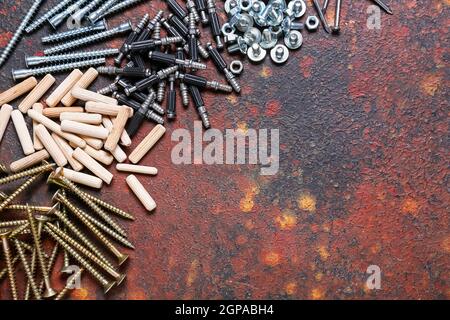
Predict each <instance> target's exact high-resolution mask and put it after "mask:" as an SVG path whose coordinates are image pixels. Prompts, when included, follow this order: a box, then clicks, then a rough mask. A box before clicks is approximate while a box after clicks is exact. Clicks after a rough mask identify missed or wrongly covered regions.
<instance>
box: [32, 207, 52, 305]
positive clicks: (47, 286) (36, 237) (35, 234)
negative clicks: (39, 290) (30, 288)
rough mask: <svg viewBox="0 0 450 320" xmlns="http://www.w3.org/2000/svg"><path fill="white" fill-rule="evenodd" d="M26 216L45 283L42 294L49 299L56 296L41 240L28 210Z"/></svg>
mask: <svg viewBox="0 0 450 320" xmlns="http://www.w3.org/2000/svg"><path fill="white" fill-rule="evenodd" d="M27 215H28V223H29V224H30V229H31V234H32V235H33V241H34V246H35V248H36V254H37V258H38V262H39V265H40V267H41V272H42V276H43V278H44V282H45V291H44V294H43V297H44V298H50V297H53V296H54V295H56V294H57V293H56V291H55V290H53V288H52V287H51V284H50V277H49V275H48V272H47V267H46V265H45V260H44V255H43V253H42V246H41V239H40V237H39V234H38V230H37V228H36V224H35V221H34V217H33V214H32V213H31V210H30V208H28V210H27Z"/></svg>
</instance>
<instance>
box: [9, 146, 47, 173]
mask: <svg viewBox="0 0 450 320" xmlns="http://www.w3.org/2000/svg"><path fill="white" fill-rule="evenodd" d="M48 158H50V154H49V153H48V152H47V150H45V149H44V150H40V151H38V152H35V153H32V154H30V155H29V156H26V157H24V158H22V159H19V160H16V161H14V162H13V163H11V164H10V166H9V169H10V170H11V172H18V171H21V170H24V169H28V168H29V167H31V166H34V165H35V164H37V163H40V162H41V161H42V160H47V159H48Z"/></svg>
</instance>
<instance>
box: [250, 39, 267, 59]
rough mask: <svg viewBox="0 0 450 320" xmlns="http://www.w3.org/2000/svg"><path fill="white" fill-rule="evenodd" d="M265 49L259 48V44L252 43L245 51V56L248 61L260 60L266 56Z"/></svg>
mask: <svg viewBox="0 0 450 320" xmlns="http://www.w3.org/2000/svg"><path fill="white" fill-rule="evenodd" d="M266 53H267V51H266V50H264V49H261V47H260V46H259V44H257V43H253V44H252V46H251V47H250V48H249V49H248V51H247V56H248V58H249V59H250V61H253V62H260V61H262V60H264V58H265V57H266Z"/></svg>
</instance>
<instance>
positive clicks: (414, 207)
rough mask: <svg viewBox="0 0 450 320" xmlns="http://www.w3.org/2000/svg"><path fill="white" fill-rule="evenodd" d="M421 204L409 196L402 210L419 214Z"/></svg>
mask: <svg viewBox="0 0 450 320" xmlns="http://www.w3.org/2000/svg"><path fill="white" fill-rule="evenodd" d="M418 210H419V205H418V204H417V202H416V201H415V200H414V199H411V198H408V199H406V200H405V201H404V202H403V206H402V212H403V213H409V214H412V215H417V212H418Z"/></svg>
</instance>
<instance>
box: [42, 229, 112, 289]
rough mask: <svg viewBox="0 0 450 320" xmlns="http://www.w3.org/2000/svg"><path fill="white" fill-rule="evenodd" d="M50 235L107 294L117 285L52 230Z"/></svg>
mask: <svg viewBox="0 0 450 320" xmlns="http://www.w3.org/2000/svg"><path fill="white" fill-rule="evenodd" d="M48 232H49V234H50V235H51V236H52V237H53V238H54V239H55V240H56V241H57V242H58V243H59V244H60V245H61V246H62V247H63V248H64V249H66V250H67V252H69V254H70V255H71V256H72V257H73V258H74V259H75V260H77V261H78V262H79V263H80V264H81V265H82V266H83V267H84V268H85V269H86V270H87V271H88V272H89V273H90V274H91V275H92V276H93V277H94V278H95V279H96V280H97V281H98V282H100V284H101V285H102V286H103V291H104V292H105V293H107V292H108V291H109V290H110V289H111V288H112V287H113V286H114V285H115V284H116V283H115V282H114V281H108V280H107V279H106V278H105V277H103V276H102V275H101V274H100V273H99V272H98V271H97V270H96V269H95V268H94V267H93V266H92V265H91V264H90V263H89V262H87V261H86V260H85V259H84V258H83V257H82V256H81V255H79V254H78V253H77V252H76V251H75V250H74V249H73V248H72V247H70V246H69V245H68V244H67V243H66V242H65V241H64V240H63V239H61V238H60V237H59V236H57V235H56V233H54V232H53V231H51V230H48Z"/></svg>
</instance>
